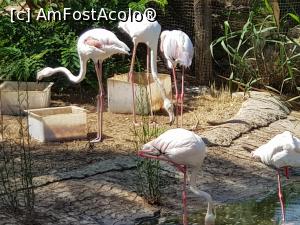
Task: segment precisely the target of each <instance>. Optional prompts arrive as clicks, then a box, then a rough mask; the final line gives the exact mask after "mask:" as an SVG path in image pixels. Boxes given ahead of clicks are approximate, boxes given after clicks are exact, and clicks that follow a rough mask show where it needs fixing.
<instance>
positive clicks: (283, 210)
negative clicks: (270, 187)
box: [277, 170, 285, 222]
mask: <svg viewBox="0 0 300 225" xmlns="http://www.w3.org/2000/svg"><path fill="white" fill-rule="evenodd" d="M277 182H278V197H279V201H280V205H281V215H282V221H283V222H285V207H284V200H283V195H282V189H281V182H280V173H279V170H277Z"/></svg>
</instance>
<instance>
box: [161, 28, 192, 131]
mask: <svg viewBox="0 0 300 225" xmlns="http://www.w3.org/2000/svg"><path fill="white" fill-rule="evenodd" d="M160 50H161V52H163V54H164V56H165V58H166V59H167V63H168V67H169V68H170V69H172V73H173V79H174V86H175V96H176V125H177V127H178V110H179V109H178V108H179V107H178V100H180V115H181V127H182V123H183V117H182V114H183V100H184V70H185V68H188V67H190V66H191V64H192V60H193V56H194V47H193V44H192V41H191V39H190V38H189V36H188V35H187V34H186V33H184V32H182V31H180V30H172V31H169V30H166V31H163V32H162V33H161V35H160ZM177 65H180V66H181V67H182V75H181V94H180V96H179V94H178V89H177V82H176V71H175V69H176V67H177Z"/></svg>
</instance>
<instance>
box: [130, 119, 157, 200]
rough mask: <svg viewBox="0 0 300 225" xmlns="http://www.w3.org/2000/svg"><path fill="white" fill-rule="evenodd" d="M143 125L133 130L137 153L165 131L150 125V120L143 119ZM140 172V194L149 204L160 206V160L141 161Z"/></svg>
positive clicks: (139, 162)
mask: <svg viewBox="0 0 300 225" xmlns="http://www.w3.org/2000/svg"><path fill="white" fill-rule="evenodd" d="M142 121H143V124H142V126H141V127H139V128H137V127H134V128H133V131H132V132H133V135H134V143H135V149H136V151H138V150H140V149H141V147H142V146H143V145H144V144H146V143H147V142H149V141H150V140H152V139H154V138H156V137H158V136H159V135H160V134H161V133H162V132H163V131H162V130H161V129H159V128H158V127H157V126H156V125H153V126H152V125H150V124H149V122H150V121H149V119H148V118H146V117H145V116H144V117H143V120H142ZM137 170H138V177H139V183H138V187H137V189H138V192H140V193H141V194H142V195H143V196H144V197H145V198H146V199H147V201H148V202H149V203H151V204H158V203H159V202H160V196H161V191H160V185H161V183H162V180H161V179H160V164H159V161H158V160H150V159H139V160H138V161H137Z"/></svg>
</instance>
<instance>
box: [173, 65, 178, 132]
mask: <svg viewBox="0 0 300 225" xmlns="http://www.w3.org/2000/svg"><path fill="white" fill-rule="evenodd" d="M173 80H174V87H175V99H176V127H178V98H179V96H178V88H177V79H176V70H175V67H174V66H173Z"/></svg>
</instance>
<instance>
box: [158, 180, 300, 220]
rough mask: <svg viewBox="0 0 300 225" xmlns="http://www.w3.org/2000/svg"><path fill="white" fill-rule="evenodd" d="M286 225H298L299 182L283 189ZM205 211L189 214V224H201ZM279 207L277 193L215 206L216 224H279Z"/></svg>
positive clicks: (299, 207) (299, 205) (299, 213)
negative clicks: (258, 198)
mask: <svg viewBox="0 0 300 225" xmlns="http://www.w3.org/2000/svg"><path fill="white" fill-rule="evenodd" d="M284 196H285V199H286V225H300V183H294V184H292V185H289V186H288V187H286V188H285V189H284ZM204 216H205V212H203V213H201V214H195V215H190V219H189V220H190V221H189V224H191V225H203V224H204ZM280 221H281V208H280V203H279V200H278V197H277V193H275V194H272V195H270V196H268V197H266V198H265V199H263V200H260V201H255V200H252V201H246V202H242V203H235V204H228V205H225V206H221V207H218V208H217V220H216V225H274V224H276V225H277V224H281V223H280ZM181 223H182V222H181V218H171V219H167V220H166V221H165V222H164V223H162V224H164V225H174V224H177V225H178V224H181Z"/></svg>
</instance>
